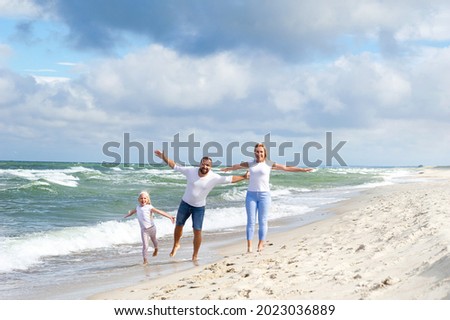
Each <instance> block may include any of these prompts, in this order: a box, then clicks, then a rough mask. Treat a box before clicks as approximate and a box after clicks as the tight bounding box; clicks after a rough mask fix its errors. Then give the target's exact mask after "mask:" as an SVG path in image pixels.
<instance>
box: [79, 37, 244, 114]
mask: <svg viewBox="0 0 450 320" xmlns="http://www.w3.org/2000/svg"><path fill="white" fill-rule="evenodd" d="M235 58H236V57H235V56H233V55H232V54H228V53H220V54H217V55H211V56H207V57H202V58H199V57H190V56H181V55H178V54H177V53H176V52H175V51H172V50H170V49H167V48H163V47H161V46H150V47H148V48H147V49H145V50H142V51H139V52H136V53H132V54H128V55H127V56H125V57H124V58H123V59H115V60H105V61H103V62H102V63H101V64H100V65H99V66H98V67H97V66H93V67H92V68H93V69H92V70H93V72H91V74H90V75H89V76H88V77H87V84H88V86H89V87H90V88H91V89H92V90H93V91H95V92H97V94H99V95H101V96H102V97H103V98H104V99H105V100H107V101H108V102H109V103H111V104H117V103H119V104H120V103H123V102H124V101H128V102H131V105H130V106H129V107H130V108H131V109H134V108H135V107H136V106H133V103H137V104H138V105H142V104H145V105H147V106H151V105H164V106H166V107H175V108H182V109H183V108H185V109H201V108H210V107H213V106H214V105H215V104H218V103H220V102H221V101H223V100H225V99H232V100H235V99H242V98H244V97H245V96H246V94H247V90H248V86H249V81H250V75H249V74H248V71H247V70H246V69H247V68H246V66H245V65H243V64H242V63H241V62H239V61H238V60H236V59H235Z"/></svg>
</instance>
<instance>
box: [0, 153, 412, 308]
mask: <svg viewBox="0 0 450 320" xmlns="http://www.w3.org/2000/svg"><path fill="white" fill-rule="evenodd" d="M418 170H420V169H418V168H412V167H336V168H331V167H324V168H317V169H315V171H314V172H311V173H287V172H283V171H272V174H271V180H270V183H271V193H272V207H271V213H270V220H269V235H270V232H282V231H283V230H284V229H283V228H293V227H299V226H301V225H304V224H307V223H311V222H314V221H317V220H320V219H326V218H327V217H329V216H330V215H331V214H332V213H330V210H328V208H329V207H330V206H331V205H333V204H336V203H337V202H339V201H342V200H346V199H349V198H351V197H352V196H354V195H356V194H358V193H359V192H361V191H363V190H367V189H370V188H374V187H377V186H381V185H387V184H393V183H402V182H403V181H406V180H407V179H410V178H411V177H415V176H417V173H418ZM214 171H217V172H218V173H219V174H224V175H227V174H242V173H244V172H240V171H235V172H234V173H222V172H219V170H218V168H214ZM185 185H186V181H185V178H184V176H183V175H181V174H179V173H177V172H175V171H174V170H172V169H170V168H169V167H168V166H162V165H161V166H158V165H153V166H150V165H146V166H143V165H139V164H127V165H122V166H109V167H108V166H103V165H102V164H101V163H68V162H18V161H0V299H2V300H8V299H14V300H17V299H24V300H34V299H52V300H54V299H86V298H88V297H89V296H91V295H93V294H95V293H100V292H103V291H107V290H112V289H116V288H119V287H124V286H127V285H131V284H135V283H137V282H140V281H151V279H154V278H156V277H160V276H162V275H164V274H167V273H168V272H178V271H181V270H184V269H187V268H192V267H194V265H193V263H192V262H191V261H190V260H191V259H190V257H191V255H192V244H191V241H192V239H190V238H192V231H191V222H190V221H189V220H188V222H187V224H186V227H185V233H184V235H183V239H182V247H181V249H180V250H179V252H178V254H177V256H176V257H175V258H170V257H169V255H168V253H169V252H170V248H171V246H172V241H173V237H172V235H173V228H174V227H173V224H172V223H171V222H170V220H169V219H167V218H165V217H162V216H159V215H156V217H155V223H156V226H157V237H158V239H159V243H160V253H159V255H158V256H157V257H155V258H152V259H150V264H149V265H148V266H146V267H144V266H142V255H141V250H142V246H141V239H140V231H139V225H138V222H137V220H136V218H135V217H134V216H133V217H130V218H127V219H124V216H125V214H126V213H127V211H128V210H130V209H133V208H135V207H136V205H137V204H138V203H137V198H138V194H139V193H140V192H141V191H142V190H146V191H148V192H149V193H150V197H151V201H152V204H153V206H155V207H156V208H158V209H161V210H164V211H166V212H168V213H170V214H172V215H174V216H175V215H176V210H177V208H178V205H179V202H180V199H181V197H182V195H183V192H184V189H185ZM246 187H247V182H239V183H235V184H229V185H221V186H217V187H216V188H215V189H213V191H211V193H210V194H209V196H208V199H207V208H206V215H205V221H204V224H203V228H204V229H203V230H204V235H205V240H204V244H202V248H201V250H200V262H201V263H207V262H208V261H213V260H214V259H217V258H218V255H217V252H216V250H215V249H214V247H213V246H211V245H208V243H210V244H211V243H216V244H217V243H218V242H226V241H231V240H233V239H234V240H236V239H238V240H242V242H243V250H244V241H245V233H244V229H245V223H246V215H245V206H244V201H245V194H246ZM269 238H270V237H269Z"/></svg>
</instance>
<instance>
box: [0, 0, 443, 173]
mask: <svg viewBox="0 0 450 320" xmlns="http://www.w3.org/2000/svg"><path fill="white" fill-rule="evenodd" d="M445 70H450V4H449V3H448V1H444V0H442V1H441V0H436V1H419V0H415V1H382V2H381V1H369V0H367V1H356V0H343V1H320V0H319V1H317V0H315V1H293V0H292V1H291V0H281V1H256V0H255V1H194V0H192V1H144V0H136V1H132V2H129V1H124V0H122V1H120V0H93V1H62V0H34V1H33V0H16V1H6V0H0V134H1V136H2V139H1V141H0V160H39V161H41V160H48V161H100V162H101V161H111V160H112V159H111V157H110V156H108V154H105V152H104V147H105V145H107V144H108V142H117V143H120V147H118V148H116V149H114V148H113V149H108V150H109V151H114V152H117V153H118V154H120V155H121V159H123V157H124V153H125V152H126V148H125V146H126V141H125V138H124V137H125V134H129V137H130V140H131V141H132V142H136V143H139V144H141V145H142V146H143V147H144V150H145V152H148V151H150V148H149V145H151V146H153V147H155V148H160V147H161V146H162V144H163V142H168V143H169V144H170V143H171V142H173V141H174V139H175V138H174V137H175V136H177V135H178V137H179V138H180V140H182V141H188V137H189V136H190V135H194V136H195V140H196V141H198V142H199V143H200V147H199V148H197V149H195V152H196V155H197V154H198V155H200V154H201V153H202V152H203V147H204V146H205V145H207V146H208V145H211V143H212V144H214V143H217V144H219V145H220V146H222V149H223V150H227V147H229V146H231V145H233V144H238V145H239V146H242V145H245V143H246V142H253V141H264V139H265V136H266V135H267V134H269V133H270V138H271V141H272V142H274V143H275V144H276V146H277V147H279V146H280V145H282V144H283V143H290V145H291V146H292V147H289V148H287V149H285V150H284V151H285V152H284V154H282V153H281V151H280V149H279V148H277V147H275V148H274V149H273V150H271V151H272V152H271V157H272V158H273V160H276V161H281V162H282V161H290V160H292V159H293V157H294V154H296V153H301V154H303V151H304V149H303V147H304V146H305V145H308V143H309V142H317V143H319V144H320V145H321V146H323V149H317V148H316V149H314V148H313V149H312V150H311V152H310V153H309V156H310V159H309V160H312V161H313V160H316V159H320V160H323V162H325V157H326V155H325V150H326V148H325V145H326V138H325V137H326V132H332V136H333V144H334V145H337V144H338V143H339V142H340V141H346V143H345V145H344V146H343V147H342V148H341V149H340V150H339V155H340V156H341V157H342V158H343V159H344V160H345V162H346V163H347V164H348V165H397V166H401V165H413V166H414V165H419V164H424V165H448V164H450V156H449V154H450V135H449V134H448V132H449V131H450V130H449V129H450V90H449V89H448V88H450V74H449V73H448V72H447V71H445ZM217 144H216V146H217ZM129 150H130V151H131V159H132V160H136V159H137V157H138V155H139V154H138V153H139V151H138V148H137V147H135V148H133V147H131V148H129ZM214 150H215V149H213V150H212V151H213V152H214ZM169 151H171V150H170V149H169ZM172 151H173V150H172ZM209 151H211V150H209ZM239 151H240V150H239V148H234V149H233V156H232V159H231V160H232V162H239V161H241V160H247V158H246V157H245V156H243V155H241V154H240V152H239ZM181 152H183V150H181ZM185 156H187V155H185ZM182 157H183V155H182ZM227 160H228V159H227ZM333 164H334V165H339V163H338V162H336V161H334V162H333Z"/></svg>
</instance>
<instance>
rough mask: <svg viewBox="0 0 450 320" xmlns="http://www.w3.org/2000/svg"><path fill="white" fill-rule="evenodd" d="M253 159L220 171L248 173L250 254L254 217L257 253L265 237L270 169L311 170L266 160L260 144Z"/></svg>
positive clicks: (248, 245) (264, 148)
mask: <svg viewBox="0 0 450 320" xmlns="http://www.w3.org/2000/svg"><path fill="white" fill-rule="evenodd" d="M254 153H255V159H254V160H253V161H252V162H242V163H240V164H235V165H233V166H231V167H228V168H223V169H222V171H225V172H227V171H232V170H238V169H243V168H246V169H248V170H249V172H250V179H249V183H248V189H247V196H246V198H245V208H246V211H247V231H246V233H247V252H252V240H253V234H254V231H255V224H256V217H258V225H259V230H258V236H259V242H258V252H261V251H262V249H263V248H264V241H265V239H266V235H267V229H268V226H267V219H268V214H269V209H270V203H271V196H270V184H269V180H270V172H271V170H272V169H275V170H283V171H288V172H309V171H312V169H311V168H298V167H291V166H285V165H282V164H278V163H275V162H272V161H270V160H269V159H267V149H266V147H265V146H264V144H262V143H258V144H257V145H256V146H255V150H254Z"/></svg>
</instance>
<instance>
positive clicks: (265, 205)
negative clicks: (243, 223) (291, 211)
mask: <svg viewBox="0 0 450 320" xmlns="http://www.w3.org/2000/svg"><path fill="white" fill-rule="evenodd" d="M270 203H271V196H270V192H256V191H247V196H246V198H245V209H246V210H247V240H253V234H254V233H255V224H256V218H258V226H259V230H258V236H259V240H265V239H266V235H267V229H268V224H267V219H268V216H269V209H270Z"/></svg>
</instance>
